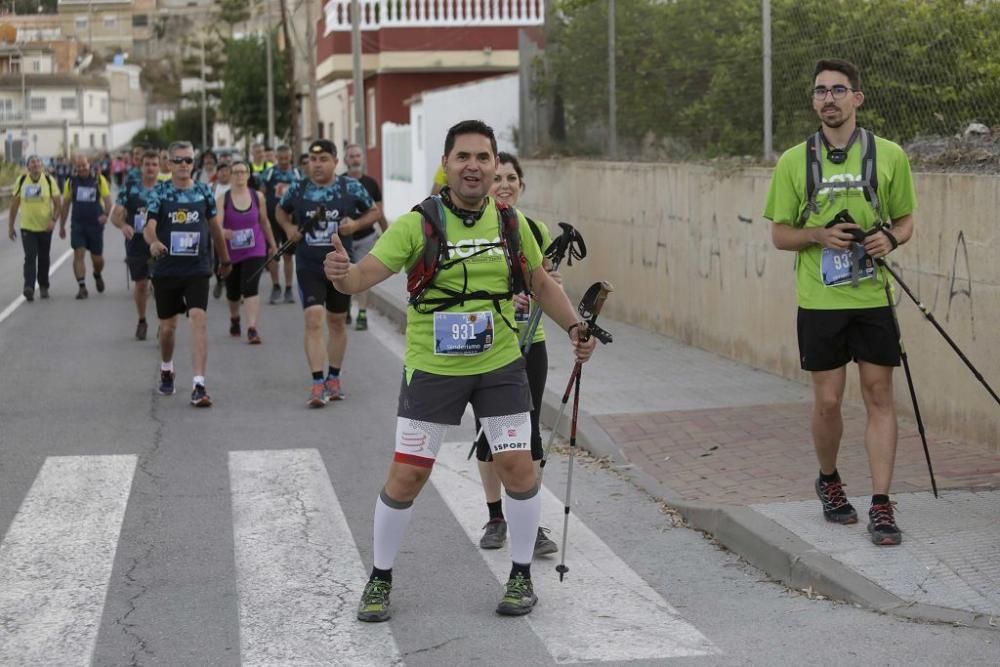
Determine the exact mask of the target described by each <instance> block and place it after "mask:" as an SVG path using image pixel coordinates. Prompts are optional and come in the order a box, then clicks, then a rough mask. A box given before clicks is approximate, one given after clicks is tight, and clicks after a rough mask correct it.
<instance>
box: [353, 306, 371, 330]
mask: <svg viewBox="0 0 1000 667" xmlns="http://www.w3.org/2000/svg"><path fill="white" fill-rule="evenodd" d="M354 328H355V329H356V330H357V331H367V330H368V314H367V313H365V311H363V310H362V311H360V312H359V313H358V320H357V322H355V324H354Z"/></svg>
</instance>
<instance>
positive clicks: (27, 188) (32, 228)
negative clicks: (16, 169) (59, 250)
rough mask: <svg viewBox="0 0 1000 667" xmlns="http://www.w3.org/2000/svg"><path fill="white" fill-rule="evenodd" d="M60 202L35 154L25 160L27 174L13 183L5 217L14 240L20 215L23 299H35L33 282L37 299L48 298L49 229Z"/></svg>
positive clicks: (52, 180) (53, 225) (54, 223)
mask: <svg viewBox="0 0 1000 667" xmlns="http://www.w3.org/2000/svg"><path fill="white" fill-rule="evenodd" d="M59 210H60V200H59V188H58V185H57V184H56V180H55V179H54V178H52V177H51V176H49V175H48V174H46V173H44V170H43V169H42V161H41V159H40V158H39V157H38V156H37V155H32V156H31V157H29V158H28V173H27V174H22V175H21V176H20V177H19V178H18V179H17V182H15V183H14V192H13V194H12V195H11V198H10V212H9V213H8V215H7V225H8V230H7V235H8V236H9V237H10V240H11V241H13V240H14V239H16V238H17V232H16V231H15V230H14V223H15V221H16V220H17V213H18V211H20V212H21V245H22V246H23V247H24V292H23V294H24V298H25V299H26V300H27V301H34V300H35V280H37V281H38V290H39V296H41V297H42V298H43V299H48V298H49V260H50V253H51V251H52V230H53V229H55V226H56V220H57V219H58V218H59Z"/></svg>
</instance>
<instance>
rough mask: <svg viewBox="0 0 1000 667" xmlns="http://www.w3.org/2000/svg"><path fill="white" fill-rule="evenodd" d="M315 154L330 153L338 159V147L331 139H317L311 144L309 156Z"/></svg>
mask: <svg viewBox="0 0 1000 667" xmlns="http://www.w3.org/2000/svg"><path fill="white" fill-rule="evenodd" d="M314 153H329V154H330V155H332V156H334V157H337V147H336V146H334V145H333V142H332V141H330V140H329V139H317V140H316V141H314V142H312V143H311V144H309V154H310V155H312V154H314Z"/></svg>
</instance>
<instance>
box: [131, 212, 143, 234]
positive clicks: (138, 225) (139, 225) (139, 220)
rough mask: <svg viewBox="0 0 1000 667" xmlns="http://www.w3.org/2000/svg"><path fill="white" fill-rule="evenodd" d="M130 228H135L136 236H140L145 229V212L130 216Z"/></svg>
mask: <svg viewBox="0 0 1000 667" xmlns="http://www.w3.org/2000/svg"><path fill="white" fill-rule="evenodd" d="M132 227H134V228H135V233H136V234H142V230H144V229H145V228H146V212H145V211H142V212H140V213H136V214H135V215H133V216H132Z"/></svg>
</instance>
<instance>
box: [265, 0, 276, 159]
mask: <svg viewBox="0 0 1000 667" xmlns="http://www.w3.org/2000/svg"><path fill="white" fill-rule="evenodd" d="M264 2H266V3H267V27H266V29H265V30H264V44H265V45H266V47H267V142H266V143H267V145H268V146H271V147H272V148H274V56H273V55H272V53H271V0H264Z"/></svg>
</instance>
